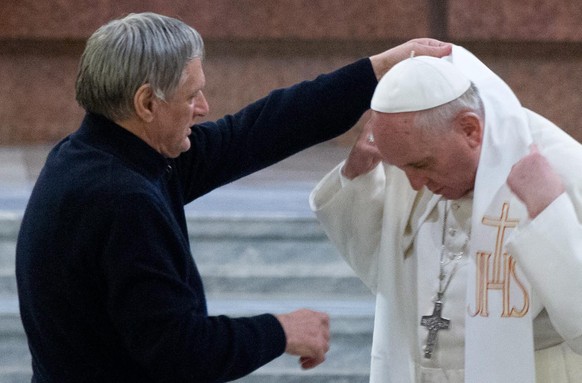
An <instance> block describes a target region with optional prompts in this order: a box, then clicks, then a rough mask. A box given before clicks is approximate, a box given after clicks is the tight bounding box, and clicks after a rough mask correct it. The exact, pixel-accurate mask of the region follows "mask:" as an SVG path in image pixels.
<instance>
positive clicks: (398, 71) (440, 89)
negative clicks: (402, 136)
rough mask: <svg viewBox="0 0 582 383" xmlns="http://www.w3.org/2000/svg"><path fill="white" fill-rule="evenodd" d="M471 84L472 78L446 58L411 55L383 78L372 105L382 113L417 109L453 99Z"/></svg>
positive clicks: (427, 107)
mask: <svg viewBox="0 0 582 383" xmlns="http://www.w3.org/2000/svg"><path fill="white" fill-rule="evenodd" d="M470 86H471V81H470V80H469V79H468V78H467V77H466V76H465V75H464V74H463V73H461V71H460V70H459V69H457V68H456V67H455V66H454V65H453V64H452V63H451V62H449V61H447V60H445V59H438V58H436V57H429V56H418V57H411V58H409V59H406V60H403V61H401V62H399V63H398V64H396V65H394V66H393V67H392V69H390V70H389V71H388V72H387V73H386V74H385V75H384V76H383V77H382V78H381V79H380V81H379V82H378V86H377V87H376V91H375V92H374V96H373V97H372V104H371V108H372V110H375V111H377V112H383V113H401V112H417V111H419V110H425V109H430V108H434V107H436V106H439V105H443V104H446V103H447V102H450V101H453V100H454V99H456V98H459V96H461V95H463V93H465V92H466V91H467V90H468V89H469V87H470Z"/></svg>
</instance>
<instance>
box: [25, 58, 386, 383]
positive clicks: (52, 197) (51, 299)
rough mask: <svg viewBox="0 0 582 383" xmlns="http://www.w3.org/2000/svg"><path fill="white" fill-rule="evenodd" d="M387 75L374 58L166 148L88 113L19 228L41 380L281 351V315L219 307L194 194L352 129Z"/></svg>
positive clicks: (141, 376)
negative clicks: (199, 236) (235, 314)
mask: <svg viewBox="0 0 582 383" xmlns="http://www.w3.org/2000/svg"><path fill="white" fill-rule="evenodd" d="M375 86H376V78H375V77H374V73H373V71H372V67H371V64H370V61H369V60H368V59H363V60H360V61H357V62H356V63H354V64H351V65H349V66H346V67H344V68H342V69H340V70H338V71H336V72H333V73H330V74H328V75H322V76H319V77H318V78H317V79H315V80H313V81H306V82H303V83H300V84H297V85H295V86H292V87H290V88H287V89H280V90H275V91H273V92H271V93H270V94H269V95H268V96H267V97H265V98H263V99H261V100H259V101H257V102H255V103H254V104H251V105H249V106H248V107H246V108H244V109H243V110H241V111H240V112H239V113H237V114H235V115H232V116H226V117H224V118H223V119H221V120H219V121H216V122H208V123H203V124H200V125H196V126H194V127H193V128H192V135H191V137H190V141H191V143H192V145H191V148H190V150H189V151H188V152H186V153H183V154H182V155H181V156H179V157H178V158H177V159H175V160H171V159H166V158H164V157H163V156H161V155H160V154H159V153H157V152H156V151H155V150H153V149H152V148H151V147H149V146H148V145H147V144H145V143H144V142H143V141H141V140H140V139H139V138H137V137H136V136H134V135H132V134H131V133H130V132H128V131H127V130H125V129H123V128H121V127H119V126H118V125H116V124H115V123H113V122H111V121H109V120H107V119H105V118H103V117H101V116H97V115H93V114H87V115H86V117H85V119H84V121H83V123H82V125H81V127H80V129H79V130H78V131H77V132H75V133H73V134H71V135H70V136H68V137H67V138H65V139H64V140H63V141H61V142H60V143H59V144H58V145H57V146H56V147H55V148H54V149H53V150H52V151H51V153H50V154H49V156H48V158H47V161H46V164H45V166H44V168H43V170H42V172H41V174H40V176H39V178H38V180H37V183H36V185H35V187H34V190H33V192H32V195H31V197H30V200H29V203H28V206H27V209H26V212H25V215H24V217H23V221H22V226H21V230H20V234H19V238H18V244H17V251H16V275H17V282H18V293H19V299H20V311H21V316H22V322H23V324H24V328H25V330H26V334H27V337H28V343H29V347H30V351H31V354H32V365H33V372H34V378H33V381H35V382H59V383H66V382H75V383H79V382H100V383H104V382H116V383H118V382H140V383H147V382H173V383H176V382H223V381H228V380H233V379H236V378H239V377H241V376H244V375H246V374H248V373H250V372H252V371H253V370H255V369H257V368H258V367H260V366H262V365H264V364H266V363H267V362H269V361H271V360H272V359H274V358H276V357H278V356H279V355H281V354H282V353H283V352H284V350H285V344H286V339H285V334H284V332H283V329H282V327H281V325H280V324H279V322H278V321H277V319H276V318H275V317H274V316H273V315H270V314H264V315H259V316H254V317H247V318H229V317H225V316H208V314H207V309H206V300H205V295H204V288H203V286H202V281H201V278H200V275H199V273H198V270H197V268H196V264H195V263H194V260H193V257H192V254H191V253H190V245H189V240H188V234H187V227H186V220H185V216H184V205H185V204H187V203H189V202H191V201H192V200H194V199H195V198H197V197H199V196H201V195H203V194H205V193H207V192H209V191H211V190H213V189H215V188H217V187H219V186H221V185H224V184H226V183H229V182H231V181H233V180H235V179H237V178H240V177H243V176H245V175H248V174H250V173H252V172H254V171H256V170H259V169H262V168H264V167H266V166H269V165H271V164H274V163H276V162H277V161H280V160H282V159H284V158H286V157H287V156H289V155H291V154H294V153H296V152H298V151H300V150H302V149H305V148H307V147H309V146H312V145H314V144H317V143H319V142H322V141H325V140H328V139H330V138H333V137H335V136H337V135H339V134H341V133H343V132H345V131H346V130H348V129H349V128H350V127H351V126H352V125H353V124H354V123H355V122H357V120H358V119H359V118H360V116H361V115H362V113H363V112H364V111H365V110H366V109H368V106H369V102H370V99H371V96H372V93H373V90H374V88H375Z"/></svg>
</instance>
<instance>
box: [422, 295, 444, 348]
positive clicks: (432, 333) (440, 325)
mask: <svg viewBox="0 0 582 383" xmlns="http://www.w3.org/2000/svg"><path fill="white" fill-rule="evenodd" d="M442 311H443V302H441V301H440V300H437V301H435V302H434V310H433V312H432V315H425V316H423V317H422V318H420V325H421V326H424V327H426V328H427V329H428V337H427V339H426V346H425V347H424V357H425V358H427V359H430V358H431V357H432V351H433V350H434V346H435V345H436V341H437V333H438V332H439V330H447V329H448V328H449V325H450V323H449V322H450V320H448V319H445V318H443V317H442V316H441V313H442Z"/></svg>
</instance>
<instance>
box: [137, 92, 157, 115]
mask: <svg viewBox="0 0 582 383" xmlns="http://www.w3.org/2000/svg"><path fill="white" fill-rule="evenodd" d="M156 106H157V98H156V96H155V94H154V91H153V89H152V87H151V85H150V84H144V85H142V86H140V87H139V88H138V90H137V91H136V92H135V95H134V96H133V107H134V108H135V114H136V116H137V117H138V118H139V119H141V120H143V121H144V122H152V121H153V120H154V116H155V110H156Z"/></svg>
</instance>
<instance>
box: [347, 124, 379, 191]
mask: <svg viewBox="0 0 582 383" xmlns="http://www.w3.org/2000/svg"><path fill="white" fill-rule="evenodd" d="M380 161H381V157H380V152H378V148H377V147H376V144H375V142H374V136H373V135H372V126H371V124H370V123H369V122H368V123H367V124H366V125H364V128H363V129H362V132H361V133H360V135H359V136H358V138H357V140H356V143H355V144H354V146H353V147H352V150H351V151H350V155H349V156H348V159H347V160H346V163H345V164H344V167H343V168H342V174H343V175H344V177H346V178H348V179H350V180H352V179H354V178H356V177H357V176H359V175H362V174H366V173H368V172H370V171H371V170H373V169H374V168H375V167H376V166H377V165H378V163H379V162H380Z"/></svg>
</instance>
